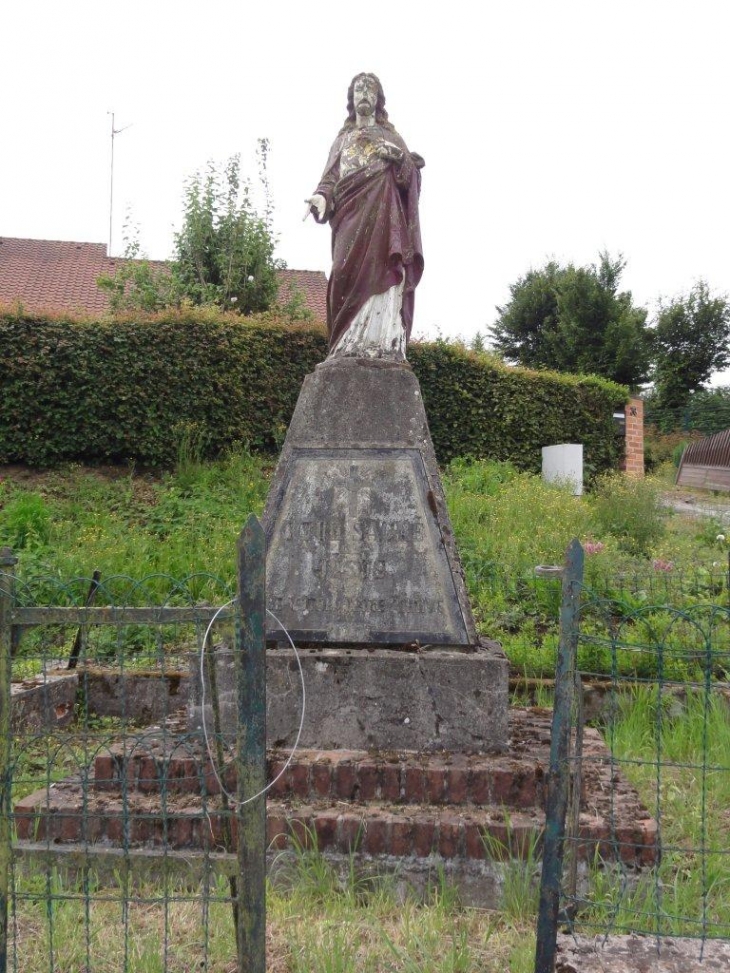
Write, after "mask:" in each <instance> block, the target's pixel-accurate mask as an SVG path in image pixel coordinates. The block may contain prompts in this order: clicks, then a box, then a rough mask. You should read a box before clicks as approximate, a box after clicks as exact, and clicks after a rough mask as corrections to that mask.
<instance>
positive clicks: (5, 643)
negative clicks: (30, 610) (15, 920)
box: [0, 547, 18, 973]
mask: <svg viewBox="0 0 730 973" xmlns="http://www.w3.org/2000/svg"><path fill="white" fill-rule="evenodd" d="M17 563H18V559H17V557H15V555H14V554H13V552H12V551H11V550H10V548H9V547H3V548H1V549H0V973H5V971H6V970H7V965H8V897H9V893H10V869H11V860H12V846H11V841H12V830H11V826H10V825H11V821H10V809H11V808H10V785H11V773H10V759H11V747H10V733H11V718H10V717H11V711H10V706H11V696H10V683H11V678H12V652H13V620H12V612H13V608H14V603H15V565H16V564H17Z"/></svg>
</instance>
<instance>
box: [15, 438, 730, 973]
mask: <svg viewBox="0 0 730 973" xmlns="http://www.w3.org/2000/svg"><path fill="white" fill-rule="evenodd" d="M270 473H271V466H270V465H269V464H268V461H266V462H265V461H262V460H259V459H257V458H255V457H251V456H248V455H247V454H245V453H233V454H231V455H230V456H228V457H227V458H226V459H224V460H222V461H220V462H217V463H203V462H201V461H200V459H199V457H198V454H197V451H196V445H195V443H194V442H192V441H191V442H190V443H187V444H186V445H185V448H184V449H181V454H180V457H179V464H178V469H177V471H176V472H174V473H171V474H167V475H165V476H162V477H154V476H150V475H147V474H142V473H138V472H136V471H135V470H133V469H129V470H126V471H118V470H117V471H113V475H107V474H103V473H101V472H99V471H92V470H88V469H82V468H79V467H69V468H67V469H64V470H61V471H56V472H52V473H47V474H43V475H40V474H33V475H30V476H27V477H26V478H25V479H22V478H21V479H14V478H10V477H6V478H5V480H4V481H2V482H0V545H2V544H10V545H11V546H13V547H14V548H15V549H16V550H17V551H18V553H19V554H20V564H19V575H20V577H21V579H23V580H26V581H29V582H33V583H37V582H38V581H39V579H40V578H41V577H44V576H50V577H52V578H56V579H59V580H61V579H67V578H69V577H71V576H74V575H82V576H85V577H87V578H88V577H89V576H90V574H91V572H92V571H93V570H94V569H95V568H98V569H100V570H101V571H102V577H103V578H109V577H110V576H111V575H127V576H129V577H132V578H140V579H141V578H144V577H146V576H148V575H150V574H154V573H159V574H161V575H165V576H168V578H169V576H172V577H177V578H180V577H185V576H187V575H190V574H194V573H199V572H208V573H210V574H212V575H215V576H216V577H218V578H220V579H222V582H223V584H224V585H225V584H232V583H233V581H234V577H235V540H236V536H237V534H238V532H239V531H240V528H241V526H242V524H243V523H244V521H245V519H246V517H247V515H248V514H249V513H250V512H251V511H254V512H257V513H259V512H260V511H261V509H262V506H263V502H264V499H265V496H266V492H267V489H268V482H269V477H270ZM444 483H445V488H446V493H447V499H448V503H449V508H450V512H451V516H452V520H453V524H454V528H455V532H456V535H457V541H458V544H459V548H460V551H461V554H462V558H463V561H464V565H465V569H466V575H467V581H468V585H469V590H470V594H471V597H472V601H473V604H474V606H475V611H476V614H477V618H478V622H479V625H480V627H481V629H482V631H483V632H484V633H485V634H487V635H489V636H491V637H496V638H499V639H501V640H502V641H503V643H504V645H505V648H506V650H507V652H508V654H509V656H510V659H511V661H512V662H513V664H514V665H515V666H517V667H519V668H520V669H521V670H522V671H523V672H525V673H526V674H532V673H536V674H546V675H552V673H553V670H554V657H555V650H556V645H557V610H558V606H559V599H560V590H559V584H558V583H556V582H554V581H543V580H539V579H536V577H535V574H534V567H535V565H537V564H541V563H560V562H561V561H562V558H563V554H564V550H565V547H566V546H567V544H568V542H569V541H570V539H571V538H572V537H574V536H578V537H579V538H581V540H583V541H584V542H587V544H586V550H587V556H586V582H587V584H588V585H589V586H590V588H591V589H592V590H593V591H594V592H595V593H598V594H600V595H602V596H605V597H606V598H607V599H611V601H610V605H611V608H610V612H609V613H608V618H609V620H610V624H611V625H612V626H613V629H612V631H613V640H614V642H617V641H620V643H621V645H622V646H624V648H622V650H621V651H622V652H623V653H624V654H623V655H622V657H621V660H620V662H618V663H617V664H616V665H614V661H613V659H612V657H611V642H610V639H609V640H608V642H607V639H606V632H607V631H608V628H609V627H610V626H607V624H606V619H603V620H601V619H600V618H599V617H598V616H594V617H593V618H592V620H591V619H588V621H587V623H586V625H585V626H584V635H585V636H586V637H585V638H584V639H583V644H582V647H581V652H582V656H581V660H580V664H581V666H582V667H583V668H586V669H591V670H592V671H596V672H606V671H610V670H611V669H612V668H614V669H615V668H618V669H619V670H620V671H621V672H622V673H624V674H626V675H633V676H638V677H641V678H644V679H647V678H651V676H652V675H653V673H654V672H655V671H656V656H657V653H656V650H655V647H656V645H657V644H661V645H662V649H663V659H662V665H663V666H664V675H665V676H667V675H669V676H675V677H676V678H678V679H682V678H686V677H687V676H688V675H690V674H691V673H692V663H693V658H703V653H704V656H706V649H707V644H708V643H707V639H706V638H705V636H704V635H702V633H701V631H700V629H699V628H698V626H697V625H696V624H694V623H693V622H690V621H687V620H686V619H684V620H683V619H682V618H681V617H680V616H678V614H677V611H676V609H680V608H681V609H694V608H697V607H700V608H701V607H702V606H703V605H710V604H718V603H727V599H728V591H727V584H726V579H725V570H726V567H727V541H725V540H722V539H719V538H718V535H721V534H723V533H725V534H726V536H727V538H728V539H730V530H727V531H726V529H725V525H724V524H723V522H722V521H718V522H712V521H710V522H708V521H702V520H700V521H694V522H689V521H685V520H684V519H682V518H679V517H664V516H663V514H662V511H661V509H660V508H659V507H658V505H657V493H656V491H657V487H656V486H655V485H652V484H651V483H649V484H642V485H640V486H635V485H632V484H630V483H627V482H626V481H621V482H619V481H617V480H607V481H604V484H603V485H602V486H601V487H599V489H598V491H597V492H596V493H594V494H591V495H588V496H585V497H583V498H575V497H573V496H571V495H570V494H568V493H566V492H564V491H561V490H556V489H553V488H548V487H546V486H545V485H543V484H542V483H541V481H540V480H539V478H537V477H534V476H530V475H527V474H523V473H520V472H518V471H517V470H516V469H514V468H513V467H511V466H509V465H508V464H499V463H470V462H456V463H453V464H452V465H451V466H450V467H449V469H448V470H447V471H446V472H445V476H444ZM645 528H646V529H645ZM166 585H168V582H167V581H165V580H164V579H163V580H160V584H159V591H160V592H163V591H167V588H166ZM213 590H215V592H216V595H215V597H219V594H220V590H221V587H220V585H219V584H218V585H217V586H216V587H215V589H212V588H211V589H210V591H206V590H205V588H200V589H198V590H197V594H198V595H199V596H200V597H206V596H210V597H211V599H212V598H213V595H212V594H211V592H212V591H213ZM652 605H659V606H662V607H660V608H659V609H657V610H654V609H652ZM666 605H672V606H674V609H673V610H667V609H666V607H664V606H666ZM713 625H714V629H713V633H712V637H711V642H712V644H713V646H714V647H715V648H717V647H718V646H720V647H721V648H722V647H727V637H728V635H727V630H728V624H727V619H726V618H724V616H722V615H718V616H717V618H716V619H715V620H714V622H713ZM617 633H619V634H618V635H617ZM112 648H114V650H115V651H118V650H119V648H120V647H119V645H116V644H115V646H113V647H112ZM19 661H20V663H21V664H22V660H19ZM672 667H674V668H672ZM714 675H715V676H719V677H722V676H723V671H722V669H721V667H720V666H718V668H717V671H715V672H714ZM622 699H623V702H622V704H621V710H620V713H619V716H618V718H617V720H616V722H615V723H614V724H613V725H612V726H611V727H609V728H608V730H607V736H608V738H609V742H611V744H612V746H613V748H614V751H615V753H616V755H617V757H619V758H620V759H622V760H626V763H625V764H624V767H623V769H624V772H625V773H626V774H627V775H628V776H629V777H630V779H631V780H632V782H633V783H634V784H635V786H636V787H637V788H638V789H639V791H640V793H641V795H642V798H643V800H644V803H645V804H646V806H647V807H648V808H649V809H650V811H652V812H656V810H657V808H658V809H659V811H660V819H661V825H662V835H663V840H664V842H665V844H666V845H667V846H668V847H670V848H673V849H674V850H668V851H667V852H666V853H665V854H664V856H663V858H662V862H661V865H660V867H659V868H658V869H657V870H655V871H647V872H645V873H644V875H643V876H642V877H641V878H640V880H639V881H638V883H637V882H627V881H626V880H625V878H626V877H625V876H623V875H621V874H618V873H616V872H615V871H612V870H611V869H610V868H605V867H603V868H601V869H596V870H595V872H594V874H593V879H592V881H593V888H592V893H591V898H592V902H593V906H592V910H591V911H589V912H587V913H586V915H585V916H584V919H585V920H586V921H591V922H593V923H595V924H596V925H597V926H599V927H605V925H606V924H607V923H608V922H609V920H610V919H611V918H612V917H614V918H616V919H618V920H620V921H622V922H624V921H625V922H626V924H627V925H633V926H634V927H636V925H637V921H636V917H635V915H632V913H635V912H636V911H637V910H638V911H639V912H641V913H646V915H643V916H641V921H640V922H639V923H638V925H640V926H641V927H643V928H648V929H649V930H656V929H659V930H662V931H672V932H697V930H698V928H701V925H700V926H699V927H698V926H697V924H696V922H695V921H694V920H697V919H699V922H700V923H701V922H702V921H704V922H705V923H706V924H707V928H708V929H709V930H710V931H713V930H717V929H719V928H720V925H719V924H720V923H721V922H723V921H724V922H727V916H729V915H730V867H729V861H728V855H727V854H726V853H725V849H726V846H727V830H728V817H727V808H728V807H729V806H730V773H728V772H727V769H726V770H725V771H724V772H720V771H717V770H712V769H708V768H712V767H725V768H727V764H728V757H727V754H728V753H730V717H729V716H728V712H729V711H728V707H727V704H726V703H725V702H723V701H722V700H720V699H719V698H718V700H717V701H714V700H713V701H712V703H711V704H710V705H709V706H707V705H705V703H704V701H703V699H702V697H701V696H699V695H697V694H693V693H692V692H690V693H689V694H688V695H687V697H686V698H685V699H683V700H680V701H679V703H678V702H677V699H676V697H671V698H670V697H669V696H666V697H665V698H664V699H662V700H661V701H659V700H658V698H657V696H656V694H655V693H654V692H652V690H650V689H646V688H638V689H636V690H635V691H634V692H633V693H628V694H625V696H623V697H622ZM659 717H661V720H660V719H659ZM657 726H661V727H662V736H661V741H662V747H661V756H662V759H663V760H669V761H672V762H674V763H676V764H679V765H683V766H676V767H664V768H663V769H662V772H661V774H660V775H659V777H658V776H657V767H656V764H657V758H658V756H659V755H660V754H659V751H658V749H657V741H658V737H657ZM28 759H29V760H32V759H33V754H30V755H29V757H28ZM69 759H71V760H72V762H73V759H76V758H75V757H74V756H73V754H72V755H71V757H70V758H69ZM703 764H704V765H705V769H704V770H703ZM41 769H43V768H41ZM66 769H67V768H65V767H60V768H59V773H61V771H63V772H65V771H66ZM25 770H26V771H27V775H28V777H32V774H33V772H34V771H33V768H31V767H26V768H25ZM702 847H704V848H705V850H706V851H707V855H706V856H705V857H704V858H703V857H702V856H701V855H700V854H699V852H698V851H697V849H698V848H702ZM531 855H532V857H531ZM534 871H535V862H534V849H532V852H531V853H530V854H528V855H527V860H526V861H524V862H517V863H511V866H510V867H509V868H508V869H507V870H506V872H505V878H504V882H503V893H504V897H503V902H502V909H501V912H500V913H499V914H497V915H493V914H488V913H485V912H481V911H478V910H470V909H465V908H463V907H461V906H460V905H459V903H458V899H457V898H456V897H455V896H454V894H453V892H452V891H450V890H449V889H448V888H447V887H446V886H445V885H444V884H443V883H440V882H439V879H438V875H436V876H434V887H433V892H432V894H431V896H430V898H429V899H428V901H427V902H426V903H425V904H424V905H420V904H418V905H417V904H416V903H415V902H414V901H412V900H411V899H406V900H405V901H402V900H401V899H400V898H399V896H398V894H397V887H396V886H395V884H393V883H388V882H373V881H372V880H363V879H362V877H361V876H359V875H358V874H357V872H356V870H355V869H352V870H351V873H350V874H349V875H347V876H345V878H344V880H343V878H342V877H341V876H339V875H336V874H335V873H334V872H333V871H332V870H331V868H330V866H329V865H328V864H327V862H326V861H325V860H324V858H322V856H318V855H316V854H314V855H312V854H311V853H307V854H305V853H304V852H302V854H300V856H299V858H298V860H297V865H296V869H295V873H294V875H293V876H292V877H291V881H290V882H289V883H288V886H287V887H286V888H285V889H284V888H272V889H270V890H269V895H268V908H269V917H270V925H269V941H268V949H269V968H270V969H271V970H273V971H284V970H286V971H289V973H297V971H304V970H307V971H313V973H318V971H322V973H338V971H342V973H347V971H356V973H361V971H362V973H374V971H380V970H384V971H408V973H411V971H424V973H425V971H436V973H438V971H450V973H457V971H460V973H468V971H472V970H485V971H488V973H489V971H492V970H494V971H497V970H500V971H502V970H510V971H512V973H527V971H529V970H531V969H532V962H533V955H534V937H533V933H532V929H533V913H534V907H535V901H534V888H535V886H534V882H533V877H534ZM23 881H26V880H25V879H23ZM28 881H30V880H28ZM33 881H35V880H33ZM52 882H53V883H56V884H54V885H53V886H52V887H49V888H45V887H44V888H39V887H38V885H37V882H36V885H33V883H32V881H30V884H26V885H25V886H23V885H22V884H21V886H20V888H21V890H23V889H24V890H25V891H27V892H29V893H32V896H31V898H27V899H26V898H22V897H21V898H16V901H15V910H16V923H15V930H16V937H17V942H18V948H19V949H21V947H22V950H24V952H23V953H22V955H23V962H22V963H21V964H20V966H19V967H18V968H22V969H23V970H24V971H25V970H27V971H28V973H35V971H36V970H37V971H39V973H40V971H41V970H43V971H45V970H47V969H48V968H49V967H48V954H49V950H50V949H51V945H50V939H49V936H50V927H49V916H52V917H53V923H54V926H53V928H54V935H53V942H54V945H53V949H54V950H55V953H56V959H55V968H56V969H59V970H76V969H78V970H82V969H84V968H85V965H88V964H87V952H88V951H89V950H90V949H92V948H93V950H94V951H95V952H94V957H95V958H94V963H93V965H92V966H91V967H90V968H93V969H94V970H95V971H97V973H106V971H107V970H108V971H111V970H118V969H121V968H122V966H121V965H120V963H122V962H123V961H124V955H125V950H126V952H127V956H128V957H131V959H129V968H130V969H135V970H140V971H142V973H148V971H150V973H151V971H158V970H163V969H164V968H165V967H164V965H163V959H161V957H162V956H163V954H164V950H165V942H167V944H168V946H167V960H166V962H167V964H168V965H167V969H168V970H169V971H173V970H175V971H177V970H180V971H183V970H184V971H186V973H187V971H188V970H190V969H193V968H196V967H195V963H199V962H201V961H202V962H205V961H206V950H207V964H208V965H207V967H205V966H203V967H201V968H207V969H208V970H209V971H216V973H217V971H220V973H224V971H229V970H231V969H232V968H233V948H234V947H233V936H232V929H231V919H230V904H229V903H226V902H225V901H224V898H225V896H224V893H225V888H223V889H222V891H221V895H220V897H219V899H220V900H219V901H217V902H214V903H213V904H212V905H211V907H210V910H209V912H208V918H207V920H205V922H207V924H208V925H207V929H208V932H207V933H206V927H205V922H204V921H203V919H202V918H201V915H202V913H201V911H200V902H199V901H195V902H194V901H193V900H192V898H191V899H190V900H188V901H186V900H185V896H184V895H183V896H179V897H178V898H179V901H175V902H171V903H170V904H169V905H168V906H167V907H165V906H164V904H163V903H160V902H159V901H146V902H144V901H142V902H139V903H136V904H132V905H130V906H129V912H128V916H129V927H128V930H129V935H128V936H127V938H126V939H125V933H124V927H123V924H122V923H121V922H120V916H122V915H123V912H122V909H123V905H122V903H121V901H120V898H119V894H118V893H115V894H111V895H108V896H107V897H106V900H105V899H104V897H103V896H102V898H101V900H100V901H97V902H95V903H94V905H93V906H92V907H91V908H90V910H89V912H88V921H87V918H86V916H87V913H86V911H85V910H86V907H85V905H84V902H83V896H82V897H81V898H79V889H78V887H77V886H74V885H73V884H71V885H69V884H68V883H67V882H66V880H64V879H63V878H62V877H60V876H55V877H53V880H52ZM49 889H50V892H51V893H53V892H54V889H55V890H56V891H58V895H59V897H58V898H57V899H54V898H53V895H52V896H51V899H50V901H51V902H53V906H52V908H51V910H50V912H49V907H48V901H49V900H48V899H47V896H45V897H44V894H45V893H47V892H48V891H49ZM156 896H159V889H157V890H154V889H149V890H147V895H146V896H145V894H144V890H142V898H143V899H144V898H145V897H146V898H147V899H150V900H154V899H155V898H156ZM703 908H704V912H703ZM161 917H162V918H161ZM206 936H207V938H206ZM206 943H207V945H206ZM88 944H90V945H88ZM33 964H36V965H33Z"/></svg>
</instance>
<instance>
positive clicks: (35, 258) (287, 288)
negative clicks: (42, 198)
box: [0, 237, 327, 321]
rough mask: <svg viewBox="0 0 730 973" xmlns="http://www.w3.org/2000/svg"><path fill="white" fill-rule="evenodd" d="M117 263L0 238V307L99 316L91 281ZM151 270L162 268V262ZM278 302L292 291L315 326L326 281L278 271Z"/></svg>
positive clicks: (99, 254) (85, 249)
mask: <svg viewBox="0 0 730 973" xmlns="http://www.w3.org/2000/svg"><path fill="white" fill-rule="evenodd" d="M124 262H125V260H124V258H123V257H112V258H109V257H107V255H106V245H105V244H103V243H73V242H67V241H63V240H23V239H18V238H16V237H0V303H4V304H15V303H16V302H20V303H21V304H22V305H23V306H24V307H25V308H26V309H27V310H28V311H32V312H41V311H70V312H71V313H80V314H85V315H94V314H101V313H103V312H104V311H106V310H108V308H109V296H108V294H107V293H106V291H102V290H101V289H100V288H99V287H98V286H97V283H96V281H97V278H99V277H101V276H105V277H113V276H114V274H115V272H116V268H117V267H119V266H121V264H123V263H124ZM150 263H152V264H156V265H159V266H164V261H158V260H153V261H150ZM278 276H279V300H280V301H281V302H282V303H284V302H286V301H287V300H288V299H289V297H290V296H291V293H292V290H293V289H294V288H296V289H297V290H298V291H300V292H301V294H302V296H303V298H304V302H305V304H306V306H307V307H308V308H309V309H310V310H311V311H312V313H313V314H314V316H315V319H316V320H317V321H324V320H325V319H326V316H327V310H326V309H327V278H326V277H325V275H324V274H323V273H322V271H319V270H280V271H279V272H278Z"/></svg>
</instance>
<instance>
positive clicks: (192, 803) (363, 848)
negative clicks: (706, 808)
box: [15, 710, 656, 865]
mask: <svg viewBox="0 0 730 973" xmlns="http://www.w3.org/2000/svg"><path fill="white" fill-rule="evenodd" d="M511 716H512V740H511V746H510V751H509V754H507V755H505V754H492V755H490V754H460V753H454V754H447V753H438V754H420V753H414V752H400V753H378V752H374V753H370V752H366V751H345V750H339V751H314V750H301V751H298V752H297V753H296V754H295V755H294V758H293V759H292V761H291V763H290V765H289V766H288V767H286V769H285V770H284V772H283V774H282V775H281V777H280V778H279V779H278V780H277V781H276V782H275V783H274V785H273V786H272V787H271V789H270V791H269V795H268V798H269V799H268V806H267V832H268V841H269V844H270V847H271V848H272V849H273V850H281V849H285V848H292V847H296V846H297V845H299V846H303V847H307V846H309V845H311V844H314V843H315V842H316V845H317V847H318V848H319V849H320V850H322V851H325V852H332V853H334V854H348V853H349V852H351V851H357V852H359V853H364V854H365V855H368V856H373V857H376V858H377V857H382V856H386V857H387V856H392V857H397V858H413V859H417V860H422V859H427V858H430V857H431V856H439V857H440V858H441V859H444V860H454V861H456V860H460V861H463V862H469V861H472V862H479V861H482V860H486V859H494V858H500V857H505V856H506V855H507V854H508V853H509V854H510V855H512V856H513V857H519V856H523V857H524V856H525V855H526V854H527V853H528V850H529V849H530V847H531V846H532V847H533V848H534V845H535V843H536V842H539V839H540V835H541V832H542V829H543V826H544V813H543V808H544V802H545V794H546V776H545V767H546V766H547V762H548V748H549V726H550V722H549V721H550V716H549V713H547V712H545V711H540V710H515V711H513V712H512V714H511ZM287 757H288V753H286V752H282V751H272V752H271V753H270V755H269V760H268V775H269V778H268V779H269V780H273V779H274V778H275V777H277V775H278V774H279V773H280V771H281V770H282V768H283V767H284V764H285V762H286V759H287ZM615 773H616V769H615V766H612V765H611V761H610V760H609V759H608V751H607V750H606V747H605V745H604V743H603V741H602V740H601V738H600V735H599V734H598V733H597V732H596V731H595V730H592V729H590V728H586V731H585V740H584V766H583V783H582V792H583V801H582V807H581V811H582V813H581V815H580V823H579V826H580V836H581V837H582V838H583V839H584V841H583V842H581V843H580V845H579V854H580V856H581V857H583V858H590V857H592V856H593V855H594V854H595V852H596V850H597V849H598V851H599V852H600V854H601V855H602V856H603V857H606V858H617V857H618V858H620V859H621V860H623V861H625V862H627V863H631V864H640V865H643V864H650V863H651V862H653V861H654V858H655V854H656V845H655V843H656V823H655V822H654V821H653V819H652V818H651V817H650V816H649V815H648V814H647V812H646V810H645V809H644V808H643V807H642V806H641V803H640V801H639V799H638V795H637V794H636V791H635V790H634V789H633V788H631V787H630V785H629V784H628V783H627V782H626V781H624V780H623V779H619V781H618V783H617V784H614V785H613V792H617V789H618V790H620V791H621V801H620V803H616V802H614V803H611V802H610V801H609V797H608V795H610V794H611V793H612V788H611V787H610V786H608V784H609V778H610V777H611V776H612V775H615ZM223 776H224V780H225V783H226V788H227V790H228V791H229V792H231V793H233V792H235V779H234V767H233V765H232V764H231V763H230V762H226V766H225V769H224V774H223ZM228 813H229V815H230V817H231V825H232V827H233V829H234V833H235V815H231V814H230V812H228ZM225 814H226V812H224V811H223V810H222V798H221V795H220V787H219V785H218V782H217V780H216V777H215V775H214V773H213V769H212V766H211V762H210V759H209V758H208V757H207V755H206V754H205V751H204V748H203V746H202V744H201V741H199V740H197V739H193V738H191V737H185V736H181V735H174V734H172V733H170V732H169V731H167V732H163V731H161V730H159V729H156V730H151V731H148V732H146V733H143V734H141V735H140V736H139V737H138V738H137V739H133V738H128V739H127V740H121V741H117V742H115V743H113V744H112V745H111V746H108V747H105V748H104V749H103V750H102V751H100V752H99V753H98V755H97V756H96V757H95V759H94V760H93V761H92V764H91V766H90V768H89V774H88V779H87V780H86V781H81V780H80V779H76V780H73V779H69V780H67V781H64V782H61V783H59V784H54V785H52V786H51V789H50V790H49V791H48V792H46V790H45V789H44V790H42V791H37V792H36V793H34V794H31V795H30V796H28V797H26V798H24V799H23V800H22V801H20V802H19V803H18V804H17V806H16V808H15V824H16V833H17V837H18V839H19V840H20V841H34V842H47V843H60V844H64V843H73V842H78V843H91V844H101V845H106V846H117V847H118V846H125V847H130V848H133V847H146V848H155V847H157V848H161V847H167V848H169V849H173V850H178V849H179V850H184V849H194V848H198V849H206V848H207V849H209V850H210V851H216V850H221V848H222V847H223V819H224V816H225ZM611 839H613V840H611Z"/></svg>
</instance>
